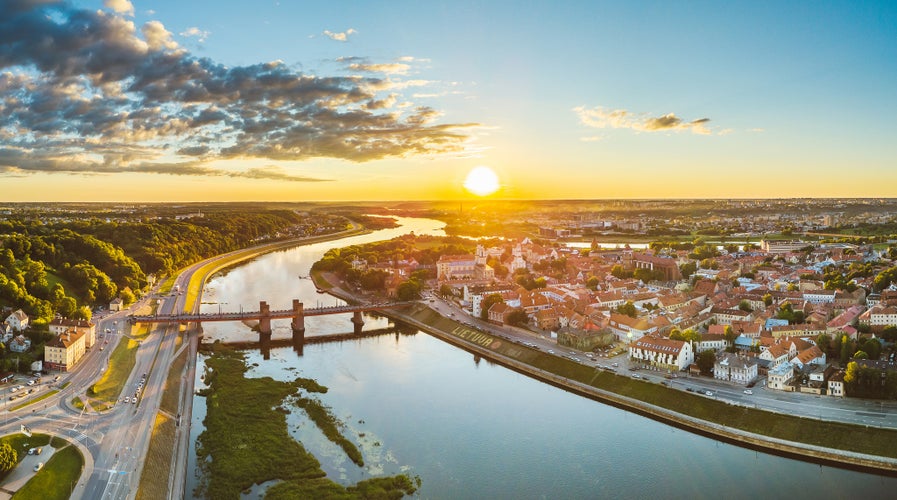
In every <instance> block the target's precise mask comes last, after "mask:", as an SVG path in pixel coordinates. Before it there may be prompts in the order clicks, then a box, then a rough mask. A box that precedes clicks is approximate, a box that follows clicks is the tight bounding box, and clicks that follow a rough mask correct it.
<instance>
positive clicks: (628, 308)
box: [617, 300, 638, 318]
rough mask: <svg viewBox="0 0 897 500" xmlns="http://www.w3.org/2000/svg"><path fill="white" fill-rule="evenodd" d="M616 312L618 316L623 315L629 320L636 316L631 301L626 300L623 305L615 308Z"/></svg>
mask: <svg viewBox="0 0 897 500" xmlns="http://www.w3.org/2000/svg"><path fill="white" fill-rule="evenodd" d="M617 312H618V313H620V314H625V315H626V316H629V317H630V318H634V317H636V316H637V315H638V311H637V310H636V308H635V304H633V303H632V301H631V300H627V301H626V303H625V304H621V305H619V306H617Z"/></svg>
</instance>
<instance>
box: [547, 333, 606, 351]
mask: <svg viewBox="0 0 897 500" xmlns="http://www.w3.org/2000/svg"><path fill="white" fill-rule="evenodd" d="M613 341H614V334H613V333H612V332H611V331H610V330H607V329H603V330H591V329H581V328H564V329H562V330H561V331H559V332H558V345H559V346H564V347H572V348H574V349H578V350H580V351H593V350H595V348H598V347H606V346H609V345H610V344H612V343H613Z"/></svg>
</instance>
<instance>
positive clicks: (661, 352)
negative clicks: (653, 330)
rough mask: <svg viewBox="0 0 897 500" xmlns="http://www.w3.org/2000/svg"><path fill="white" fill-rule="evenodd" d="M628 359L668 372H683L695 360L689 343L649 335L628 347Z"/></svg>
mask: <svg viewBox="0 0 897 500" xmlns="http://www.w3.org/2000/svg"><path fill="white" fill-rule="evenodd" d="M629 358H630V359H633V360H636V361H640V362H642V363H644V364H647V365H650V366H654V367H657V368H660V369H662V370H670V371H682V370H685V369H686V368H687V367H688V366H689V365H690V364H692V363H693V362H694V360H695V356H694V352H693V351H692V349H691V344H690V343H689V342H685V341H683V340H670V339H666V338H660V337H654V336H650V335H647V336H644V337H641V338H639V339H638V340H636V341H635V342H634V343H633V344H632V345H630V346H629Z"/></svg>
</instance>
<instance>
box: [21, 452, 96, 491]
mask: <svg viewBox="0 0 897 500" xmlns="http://www.w3.org/2000/svg"><path fill="white" fill-rule="evenodd" d="M83 468H84V457H83V456H82V455H81V452H80V451H79V450H78V448H76V447H75V446H72V445H68V446H65V447H64V448H62V449H61V450H58V451H57V452H56V453H54V454H53V456H52V457H50V460H49V461H47V464H46V465H44V468H43V469H41V470H40V471H39V472H38V473H37V474H35V475H34V477H32V478H31V479H30V480H29V481H28V482H27V483H25V486H22V488H21V489H19V491H17V492H16V493H15V494H14V495H13V496H12V498H14V499H29V498H40V499H41V500H55V499H59V500H65V499H67V498H69V496H70V495H71V492H72V487H73V485H74V484H75V483H76V482H77V481H78V479H79V478H80V477H81V470H82V469H83Z"/></svg>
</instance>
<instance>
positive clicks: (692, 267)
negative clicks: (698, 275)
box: [679, 261, 698, 279]
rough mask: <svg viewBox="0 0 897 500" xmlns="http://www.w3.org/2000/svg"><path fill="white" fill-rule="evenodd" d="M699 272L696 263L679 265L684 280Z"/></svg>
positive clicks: (690, 262)
mask: <svg viewBox="0 0 897 500" xmlns="http://www.w3.org/2000/svg"><path fill="white" fill-rule="evenodd" d="M697 270H698V264H697V263H695V262H694V261H688V262H685V263H683V264H679V272H681V273H682V278H683V279H688V277H689V276H691V275H692V274H694V273H695V271H697Z"/></svg>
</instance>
